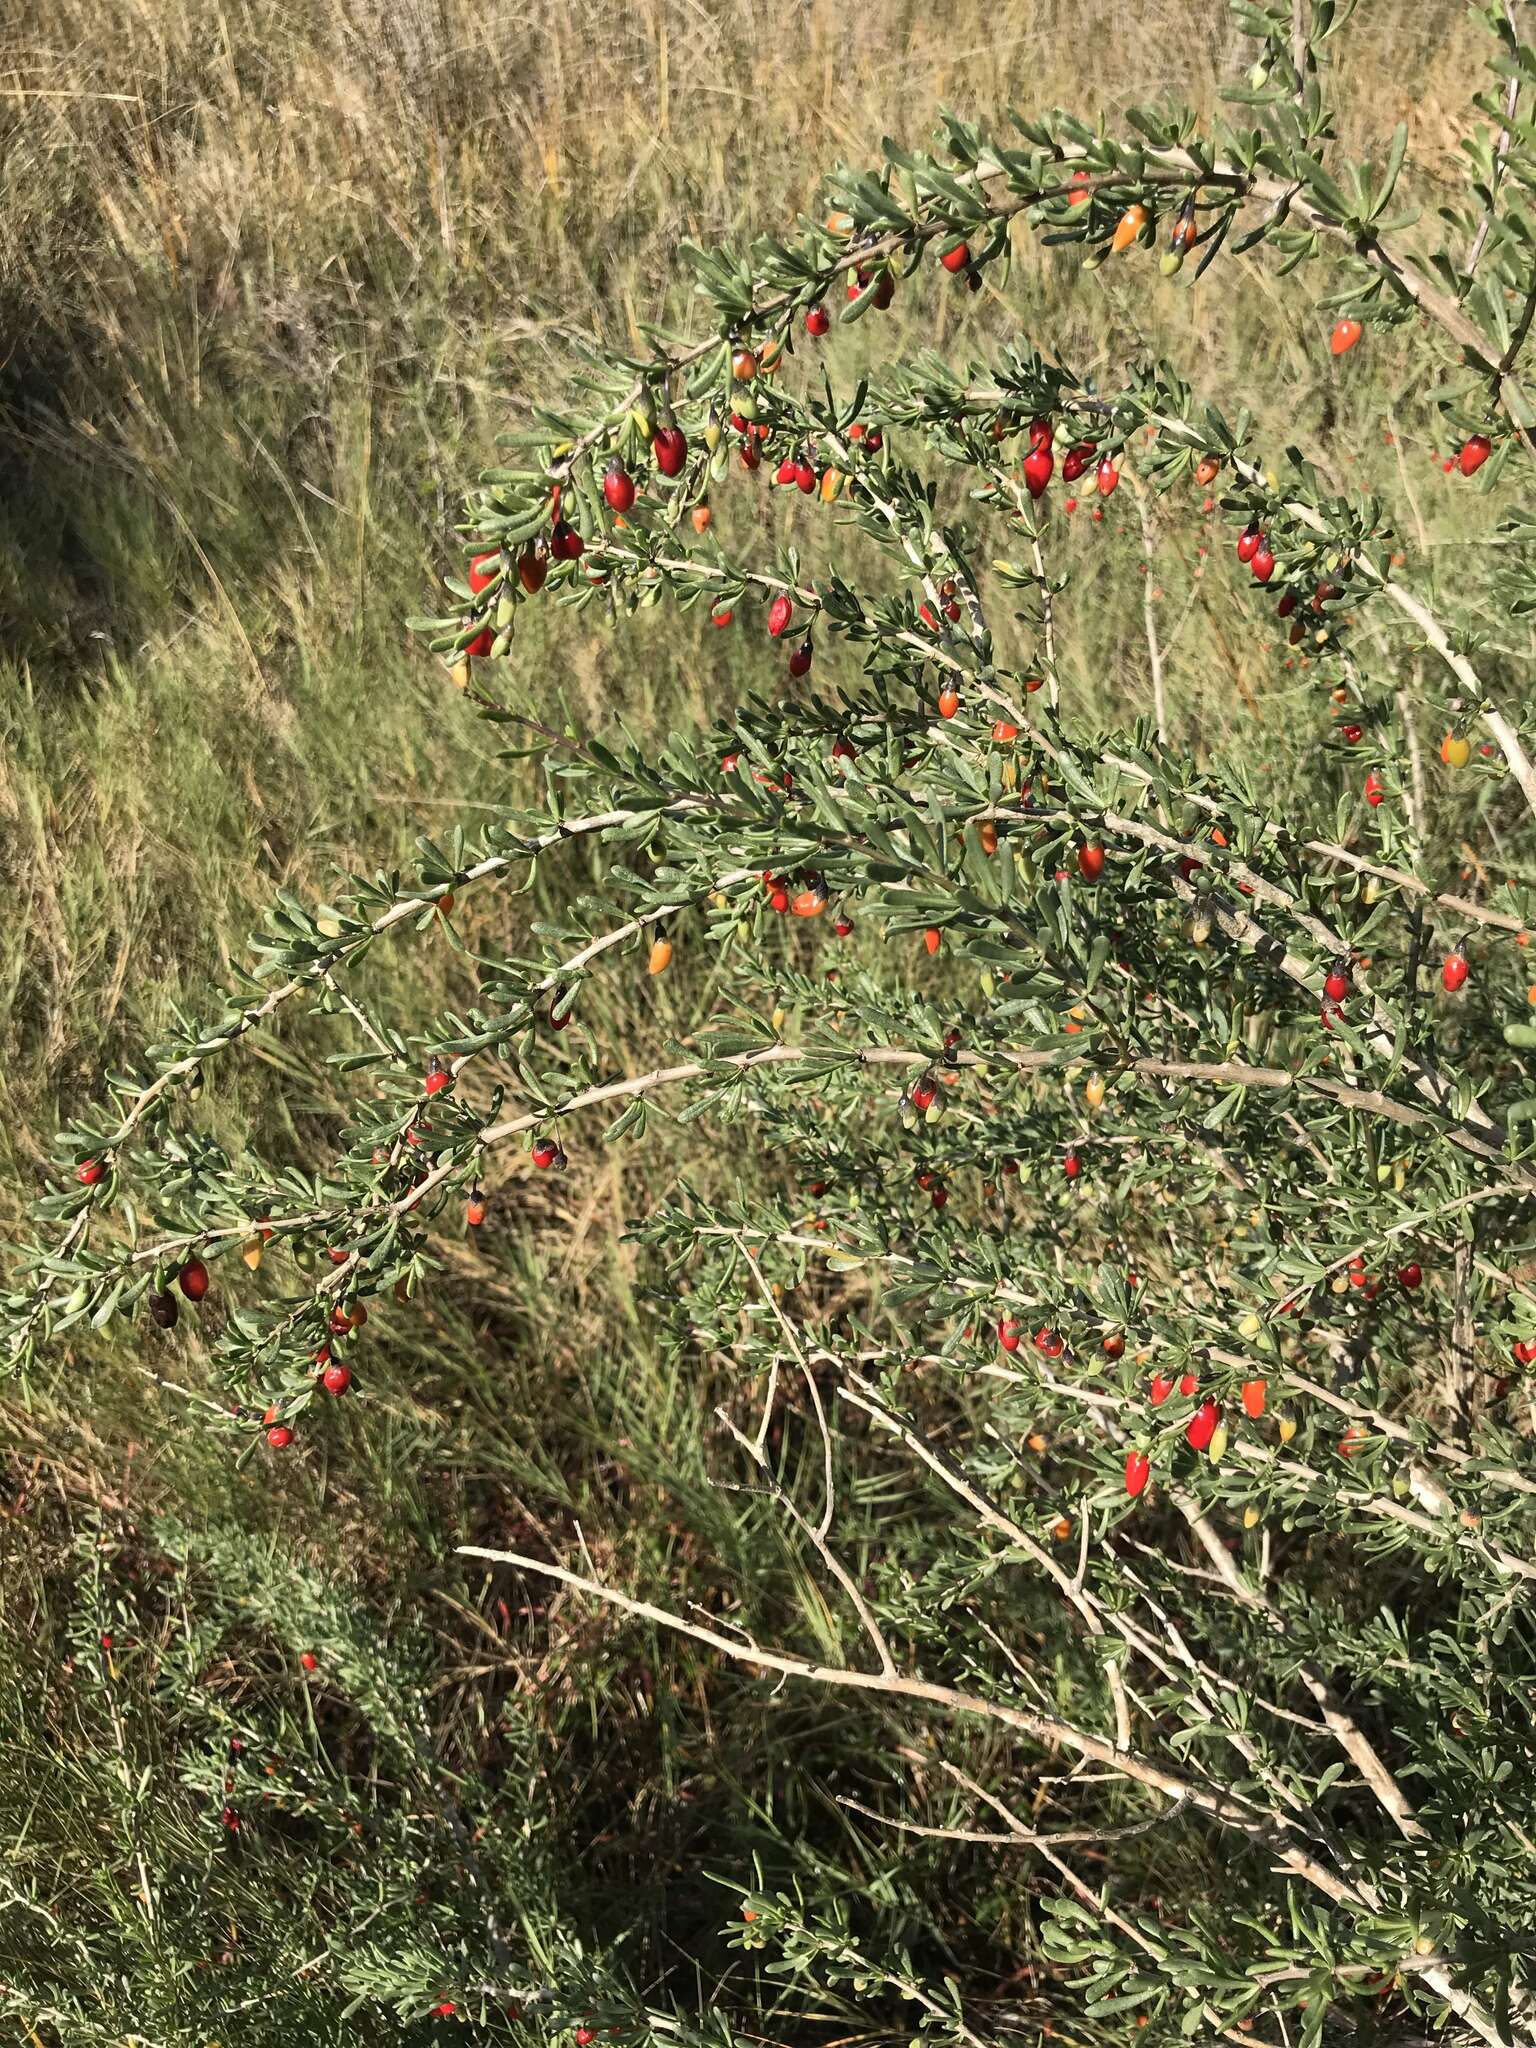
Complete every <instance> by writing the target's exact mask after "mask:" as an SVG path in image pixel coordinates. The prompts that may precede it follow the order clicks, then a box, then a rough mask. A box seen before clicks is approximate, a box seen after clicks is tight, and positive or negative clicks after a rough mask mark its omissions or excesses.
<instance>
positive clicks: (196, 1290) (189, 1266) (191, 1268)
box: [176, 1259, 208, 1301]
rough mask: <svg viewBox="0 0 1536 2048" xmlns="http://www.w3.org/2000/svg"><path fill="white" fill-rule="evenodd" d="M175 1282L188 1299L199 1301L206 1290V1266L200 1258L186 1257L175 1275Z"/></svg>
mask: <svg viewBox="0 0 1536 2048" xmlns="http://www.w3.org/2000/svg"><path fill="white" fill-rule="evenodd" d="M176 1284H177V1286H178V1287H179V1288H180V1289H181V1291H182V1293H183V1294H184V1295H185V1296H186V1297H187V1299H188V1301H201V1300H202V1298H203V1296H204V1295H205V1294H206V1293H207V1292H208V1268H207V1267H206V1266H205V1265H204V1264H203V1262H202V1260H201V1259H188V1260H187V1263H186V1264H185V1265H184V1266H183V1267H182V1269H181V1271H180V1272H179V1273H178V1274H177V1275H176Z"/></svg>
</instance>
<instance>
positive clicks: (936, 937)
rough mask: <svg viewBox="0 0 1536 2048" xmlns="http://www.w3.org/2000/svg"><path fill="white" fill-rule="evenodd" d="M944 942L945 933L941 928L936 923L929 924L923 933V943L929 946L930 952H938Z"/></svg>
mask: <svg viewBox="0 0 1536 2048" xmlns="http://www.w3.org/2000/svg"><path fill="white" fill-rule="evenodd" d="M943 943H944V934H943V933H942V932H941V931H940V930H939V928H938V926H937V925H934V924H931V925H929V927H928V929H927V931H925V932H924V933H923V944H924V945H925V946H926V947H927V948H928V951H929V952H930V953H937V952H938V950H939V948H940V946H942V945H943Z"/></svg>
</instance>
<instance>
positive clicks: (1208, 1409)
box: [1184, 1396, 1221, 1451]
mask: <svg viewBox="0 0 1536 2048" xmlns="http://www.w3.org/2000/svg"><path fill="white" fill-rule="evenodd" d="M1220 1420H1221V1410H1220V1409H1219V1408H1218V1407H1217V1406H1216V1403H1215V1402H1214V1401H1213V1400H1211V1399H1210V1397H1209V1396H1207V1397H1206V1399H1205V1400H1203V1401H1202V1402H1201V1403H1200V1406H1199V1407H1198V1408H1197V1409H1196V1410H1195V1412H1194V1414H1193V1415H1191V1417H1190V1418H1189V1421H1188V1423H1187V1425H1186V1426H1185V1430H1184V1436H1185V1439H1186V1441H1187V1442H1188V1444H1189V1447H1190V1449H1191V1450H1193V1451H1203V1450H1204V1449H1205V1448H1206V1446H1207V1445H1208V1444H1209V1443H1210V1441H1211V1438H1212V1437H1213V1436H1214V1435H1215V1434H1216V1425H1217V1423H1218V1422H1219V1421H1220Z"/></svg>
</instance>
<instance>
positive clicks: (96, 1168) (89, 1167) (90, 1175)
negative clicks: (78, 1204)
mask: <svg viewBox="0 0 1536 2048" xmlns="http://www.w3.org/2000/svg"><path fill="white" fill-rule="evenodd" d="M106 1177H107V1169H106V1166H105V1165H104V1163H103V1162H102V1161H101V1160H100V1159H85V1160H82V1161H81V1163H80V1164H79V1165H78V1166H77V1167H76V1168H75V1179H76V1180H77V1181H79V1183H80V1185H81V1187H83V1188H94V1187H99V1186H100V1184H101V1183H102V1182H103V1181H104V1180H105V1179H106Z"/></svg>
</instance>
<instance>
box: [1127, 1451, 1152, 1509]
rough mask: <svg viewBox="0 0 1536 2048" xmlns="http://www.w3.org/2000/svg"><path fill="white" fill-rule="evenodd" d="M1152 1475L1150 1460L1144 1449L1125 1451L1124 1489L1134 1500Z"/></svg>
mask: <svg viewBox="0 0 1536 2048" xmlns="http://www.w3.org/2000/svg"><path fill="white" fill-rule="evenodd" d="M1151 1476H1152V1461H1151V1460H1150V1458H1148V1456H1147V1454H1146V1452H1145V1451H1127V1453H1126V1457H1125V1490H1126V1492H1127V1493H1128V1494H1129V1495H1130V1496H1131V1498H1132V1500H1134V1499H1135V1498H1136V1496H1137V1494H1139V1493H1140V1492H1141V1491H1142V1490H1143V1489H1144V1487H1145V1486H1146V1483H1147V1481H1148V1479H1150V1478H1151Z"/></svg>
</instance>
